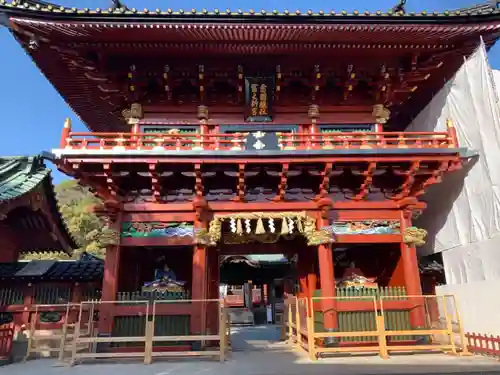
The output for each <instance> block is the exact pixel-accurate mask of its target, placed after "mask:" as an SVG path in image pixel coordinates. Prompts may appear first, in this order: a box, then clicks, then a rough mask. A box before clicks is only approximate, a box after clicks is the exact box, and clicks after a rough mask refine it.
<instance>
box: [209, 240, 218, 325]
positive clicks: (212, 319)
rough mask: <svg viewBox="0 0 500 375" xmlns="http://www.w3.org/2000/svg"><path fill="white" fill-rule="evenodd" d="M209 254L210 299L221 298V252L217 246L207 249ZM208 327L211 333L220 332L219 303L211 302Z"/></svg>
mask: <svg viewBox="0 0 500 375" xmlns="http://www.w3.org/2000/svg"><path fill="white" fill-rule="evenodd" d="M207 252H208V254H207V257H208V285H207V287H208V299H211V300H216V299H219V253H218V252H217V249H216V248H210V249H208V250H207ZM207 315H208V328H209V330H210V331H211V332H210V333H211V334H217V333H218V332H219V304H218V303H216V302H209V305H208V314H207Z"/></svg>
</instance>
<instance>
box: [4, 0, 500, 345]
mask: <svg viewBox="0 0 500 375" xmlns="http://www.w3.org/2000/svg"><path fill="white" fill-rule="evenodd" d="M484 9H486V8H484ZM484 9H483V8H481V9H480V10H477V11H475V10H474V11H473V10H460V11H457V12H444V13H442V14H436V13H432V14H430V13H427V12H422V13H419V14H411V17H409V16H410V14H404V11H403V10H395V11H390V12H387V13H382V12H375V13H370V12H366V13H364V14H360V13H359V12H357V11H356V12H353V13H348V12H341V13H335V12H333V11H332V12H331V13H325V12H319V13H313V12H312V11H309V12H307V13H306V14H302V13H301V12H300V11H297V12H296V13H295V14H291V13H289V12H288V11H285V12H278V11H273V12H265V11H262V12H260V13H255V12H254V11H250V12H248V13H246V12H240V11H238V12H232V11H231V10H227V11H226V12H220V11H214V12H208V11H205V10H204V11H202V12H198V11H196V10H193V11H192V12H185V11H179V12H172V11H171V10H168V11H165V12H164V11H161V10H157V11H149V10H144V11H138V10H137V9H128V8H123V9H110V10H101V9H99V10H97V9H96V10H88V9H83V10H77V9H69V8H65V7H54V6H53V5H47V4H45V3H42V2H40V3H38V2H37V1H31V2H29V3H27V4H17V3H12V4H11V3H6V4H4V3H2V4H0V12H2V13H3V14H5V16H6V18H7V19H8V26H9V27H10V29H11V31H12V33H13V34H14V35H15V36H16V38H17V40H18V41H19V43H20V44H21V46H22V47H23V48H25V49H26V51H27V52H28V54H29V55H30V57H31V58H32V59H33V60H34V61H35V63H36V64H37V66H38V67H39V68H40V69H41V70H42V71H43V72H44V74H45V75H46V76H47V78H48V79H49V80H50V81H51V82H52V83H53V84H54V86H55V87H56V88H57V89H58V91H59V92H60V93H61V95H62V96H63V97H64V98H65V99H66V100H67V101H68V103H70V105H71V107H72V108H73V109H74V110H75V111H76V112H77V113H78V115H79V116H80V117H81V118H82V120H83V121H84V122H85V123H86V125H87V126H88V128H89V130H90V132H84V133H82V132H74V131H73V129H72V128H71V122H70V121H69V120H68V121H66V123H65V125H64V129H63V132H62V136H61V140H60V146H59V148H57V149H55V150H53V152H52V156H51V157H52V159H53V161H54V163H55V164H56V165H57V166H58V168H59V169H60V170H61V171H63V172H64V173H66V174H67V175H69V176H72V177H74V178H76V179H78V180H79V181H80V183H81V184H83V185H85V186H88V187H90V188H91V189H92V191H93V192H94V193H95V194H96V195H97V196H99V197H100V198H101V199H102V201H103V204H102V205H101V206H100V207H96V212H98V213H100V214H102V215H105V216H107V217H108V218H109V223H110V225H111V226H112V227H113V228H114V229H115V231H116V235H117V241H116V243H115V244H114V245H112V246H110V247H109V249H107V253H106V261H105V272H104V280H103V293H102V301H103V302H105V303H107V304H108V305H107V307H103V308H102V309H101V311H100V322H99V331H100V333H107V334H109V333H114V334H120V335H122V336H123V335H127V334H131V332H132V331H131V328H130V327H132V326H134V324H136V323H137V322H139V323H137V324H140V325H141V324H142V322H143V320H144V319H147V316H146V317H144V315H141V316H138V314H139V313H138V310H137V308H133V307H131V306H130V303H129V305H127V303H128V302H130V301H131V300H136V299H141V300H142V301H143V302H144V301H146V302H147V303H145V304H146V305H147V306H149V303H153V304H156V303H157V301H164V300H169V301H170V300H174V301H176V302H175V303H164V304H161V307H160V304H158V306H157V307H158V309H157V310H156V312H157V313H159V314H160V315H162V319H164V320H163V322H164V323H158V327H160V326H161V327H163V328H158V329H159V330H160V331H162V332H163V334H172V328H171V327H174V326H175V327H176V328H175V330H176V332H181V333H183V334H184V335H188V334H190V333H191V334H192V333H200V332H208V333H212V332H209V331H214V330H216V325H217V319H216V317H217V314H218V308H215V307H212V308H207V306H206V305H205V304H204V303H201V302H200V303H189V301H205V300H207V299H218V298H219V288H218V284H219V259H220V257H221V256H222V255H234V254H248V253H268V254H269V253H271V254H273V253H274V254H284V255H285V256H287V257H288V258H290V259H292V258H293V259H295V264H296V268H297V275H296V276H297V279H298V285H299V288H298V291H297V296H298V297H304V296H305V297H308V298H309V299H310V298H312V297H313V296H317V294H318V291H321V292H320V293H321V296H322V298H323V299H322V300H318V301H320V302H318V303H317V304H315V306H316V305H319V307H318V309H320V310H321V311H322V313H323V320H322V321H321V322H320V324H321V325H322V327H323V329H325V330H326V331H332V330H336V329H339V326H340V323H341V321H342V322H343V320H342V319H344V318H342V319H341V318H340V313H344V312H346V311H337V310H338V308H340V307H338V306H340V305H342V306H344V307H345V306H347V305H346V304H340V303H339V304H337V299H336V298H335V296H336V295H337V292H339V293H340V290H343V289H342V288H343V287H342V285H343V284H341V283H342V282H343V281H345V280H341V279H342V277H343V276H344V275H345V276H346V277H347V276H349V275H351V276H353V275H356V276H358V282H359V280H360V278H359V277H363V282H362V285H361V286H362V287H363V288H365V289H370V288H371V289H374V290H375V291H376V292H374V293H375V294H374V296H380V295H381V294H383V293H385V292H383V291H387V290H388V289H387V288H389V289H390V288H399V289H398V290H399V291H400V292H401V294H402V295H403V297H404V295H406V296H408V295H413V296H420V295H421V294H422V293H421V286H420V278H419V273H418V265H417V253H416V248H415V247H416V246H417V245H419V244H422V243H423V242H424V237H425V231H424V230H422V229H419V228H415V227H414V226H413V223H412V220H413V219H414V217H415V216H417V215H419V214H420V213H421V212H422V210H424V209H425V206H426V204H425V202H424V200H423V196H424V194H425V192H426V191H427V189H428V188H429V187H430V186H431V185H433V184H436V183H439V182H440V181H441V180H442V178H443V176H444V175H446V174H447V173H449V172H452V171H453V170H456V169H459V168H461V166H462V163H463V158H462V155H463V150H462V149H461V148H460V147H459V144H458V141H457V135H456V131H455V128H454V126H453V123H452V121H451V120H450V121H449V122H448V128H447V130H446V131H444V132H405V131H404V129H405V128H406V127H407V126H408V124H409V123H410V121H411V119H412V118H413V117H414V116H415V115H416V114H417V113H418V112H419V111H420V110H421V109H422V108H423V107H424V106H425V105H426V104H427V103H428V102H429V100H430V98H431V96H432V95H431V93H432V92H436V91H437V90H438V89H439V88H441V87H442V85H443V83H444V82H445V81H446V79H447V78H448V77H451V76H452V75H453V74H454V73H455V72H456V70H457V69H458V67H459V66H460V65H461V64H462V61H463V56H467V55H468V54H470V53H471V52H472V51H473V50H474V48H475V46H476V45H477V44H478V43H479V38H480V36H482V37H483V38H484V40H485V43H486V44H487V45H488V46H491V45H492V44H493V43H494V42H495V41H496V39H497V38H498V36H499V32H498V29H499V26H498V11H496V10H494V9H489V8H488V9H486V10H484ZM137 35H140V38H139V39H138V37H137ZM443 40H446V43H444V42H443ZM139 51H140V52H139ZM304 54H307V56H308V59H307V60H304V59H303V58H302V57H303V56H304ZM248 56H252V58H251V59H249V58H248ZM333 57H335V58H333ZM337 253H338V257H337ZM359 274H362V275H359ZM351 281H352V280H351ZM358 284H359V283H358ZM357 286H360V285H357ZM369 286H370V288H369ZM384 288H386V289H384ZM365 289H363V290H365ZM391 290H392V289H391ZM158 291H160V293H159V294H158ZM287 291H288V292H292V290H287ZM342 293H343V292H342ZM391 293H392V292H391ZM389 294H390V293H389ZM365 297H366V296H365ZM315 298H317V297H315ZM408 298H409V297H408ZM408 298H406V302H405V303H403V304H400V305H397V306H396V305H394V306H395V307H394V309H395V311H399V312H400V311H403V312H404V313H405V314H406V315H408V324H409V326H410V328H412V329H416V328H419V327H424V326H425V324H426V323H425V322H424V310H423V306H424V304H423V303H422V301H421V300H418V301H417V302H412V301H410V300H409V299H408ZM117 299H118V300H120V304H117V305H113V304H111V302H110V301H115V300H117ZM127 301H128V302H127ZM419 301H420V302H419ZM103 306H104V305H103ZM353 306H354V305H353ZM356 306H358V307H356V308H355V307H352V308H353V309H355V311H357V310H356V309H361V310H360V311H362V309H363V307H359V306H361V305H356ZM345 308H346V309H347V307H345ZM375 310H377V307H375ZM309 312H311V311H309ZM399 312H398V313H399ZM337 313H338V314H337ZM374 313H375V314H376V313H377V312H376V311H375V312H374ZM141 314H142V313H141ZM146 315H148V314H146ZM310 316H311V314H310V313H308V317H310ZM141 319H142V320H141ZM130 322H132V323H130ZM134 322H135V323H134ZM373 322H375V321H374V320H373ZM162 324H163V325H162ZM342 324H344V323H342ZM349 324H350V323H349ZM370 324H371V323H370ZM168 327H170V328H168ZM179 327H180V328H179ZM155 329H156V326H155ZM169 330H170V331H169ZM179 330H180V331H179ZM183 337H185V336H183ZM180 341H182V340H180ZM177 344H178V347H184V346H185V343H182V342H179V343H177Z"/></svg>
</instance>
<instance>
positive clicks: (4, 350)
mask: <svg viewBox="0 0 500 375" xmlns="http://www.w3.org/2000/svg"><path fill="white" fill-rule="evenodd" d="M13 339H14V324H12V323H11V324H5V325H3V326H0V360H5V359H8V358H9V357H10V352H11V350H12V340H13Z"/></svg>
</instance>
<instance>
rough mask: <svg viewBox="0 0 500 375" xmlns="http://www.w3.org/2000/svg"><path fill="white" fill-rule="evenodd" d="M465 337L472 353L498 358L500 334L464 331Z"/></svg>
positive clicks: (499, 356) (499, 353) (499, 355)
mask: <svg viewBox="0 0 500 375" xmlns="http://www.w3.org/2000/svg"><path fill="white" fill-rule="evenodd" d="M465 337H466V338H467V341H468V348H469V350H470V351H471V352H472V353H474V354H481V355H486V356H489V357H495V358H500V336H496V337H495V336H493V335H490V336H488V335H482V334H478V333H466V334H465Z"/></svg>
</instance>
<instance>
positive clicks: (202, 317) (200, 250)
mask: <svg viewBox="0 0 500 375" xmlns="http://www.w3.org/2000/svg"><path fill="white" fill-rule="evenodd" d="M194 227H195V230H196V229H200V228H204V227H205V225H204V223H203V222H201V221H199V220H198V219H196V220H195V222H194ZM207 268H208V267H207V248H206V246H204V245H199V244H196V245H194V248H193V278H192V282H191V296H192V297H191V298H192V299H193V302H192V307H193V311H192V314H191V334H202V333H204V332H203V331H204V328H205V327H206V303H204V302H202V300H205V299H207V281H208V272H207V271H208V269H207Z"/></svg>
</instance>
